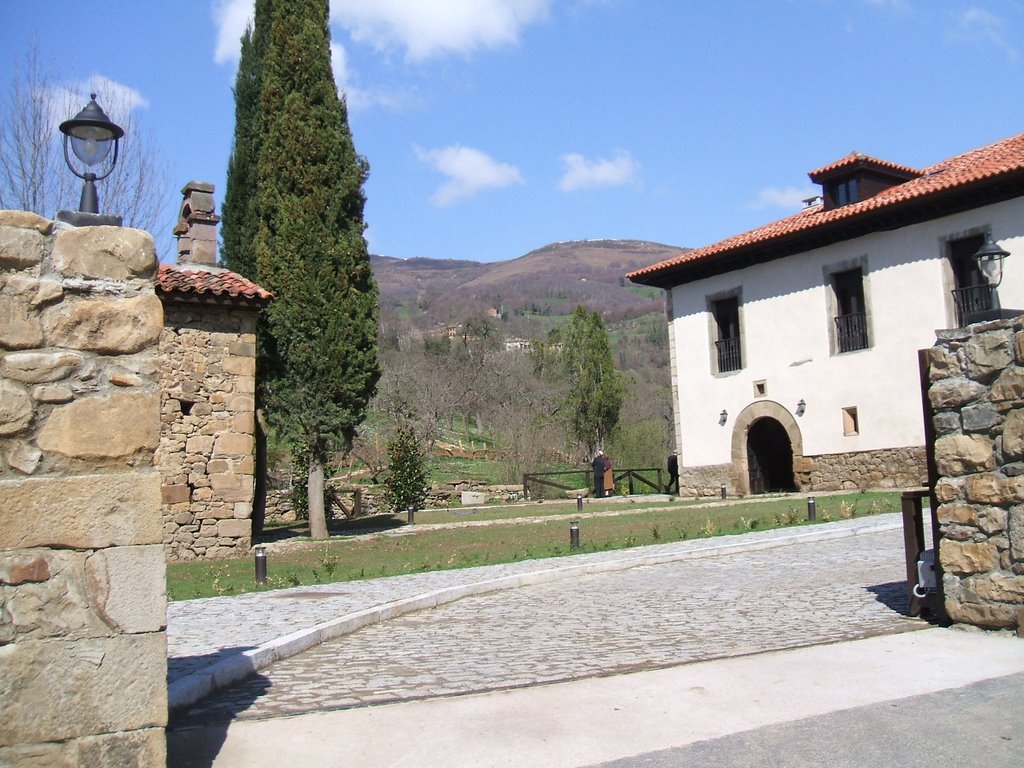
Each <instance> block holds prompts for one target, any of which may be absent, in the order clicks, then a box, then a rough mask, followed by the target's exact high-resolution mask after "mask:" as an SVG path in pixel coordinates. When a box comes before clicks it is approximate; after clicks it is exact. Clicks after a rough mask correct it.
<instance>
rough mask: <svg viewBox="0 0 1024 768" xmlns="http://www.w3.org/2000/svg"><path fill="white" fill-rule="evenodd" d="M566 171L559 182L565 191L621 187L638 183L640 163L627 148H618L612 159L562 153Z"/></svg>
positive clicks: (560, 187)
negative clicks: (592, 158)
mask: <svg viewBox="0 0 1024 768" xmlns="http://www.w3.org/2000/svg"><path fill="white" fill-rule="evenodd" d="M562 162H563V163H564V164H565V173H564V174H563V175H562V180H561V181H560V182H559V183H558V187H559V189H561V190H562V191H563V192H574V191H576V190H578V189H597V188H599V187H621V186H623V185H626V184H633V183H636V182H637V181H638V180H639V178H640V163H638V162H637V161H636V160H635V159H634V158H633V156H632V155H631V154H630V153H629V152H626V151H625V150H621V149H620V150H618V151H617V152H615V156H614V157H613V158H611V159H610V160H608V159H605V158H598V159H597V160H589V159H587V158H586V157H584V156H583V155H580V154H576V153H572V154H568V155H562Z"/></svg>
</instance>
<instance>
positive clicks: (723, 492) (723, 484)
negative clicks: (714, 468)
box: [720, 483, 725, 499]
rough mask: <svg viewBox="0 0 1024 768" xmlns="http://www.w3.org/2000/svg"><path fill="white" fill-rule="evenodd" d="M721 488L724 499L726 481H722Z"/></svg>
mask: <svg viewBox="0 0 1024 768" xmlns="http://www.w3.org/2000/svg"><path fill="white" fill-rule="evenodd" d="M720 490H721V491H722V498H723V499H724V498H725V483H722V487H721V489H720Z"/></svg>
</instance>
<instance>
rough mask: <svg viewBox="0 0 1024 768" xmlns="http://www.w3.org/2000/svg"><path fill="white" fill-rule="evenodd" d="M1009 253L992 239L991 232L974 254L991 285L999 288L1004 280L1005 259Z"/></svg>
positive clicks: (982, 272)
mask: <svg viewBox="0 0 1024 768" xmlns="http://www.w3.org/2000/svg"><path fill="white" fill-rule="evenodd" d="M1009 255H1010V252H1009V251H1007V250H1004V249H1003V248H1000V247H999V244H998V243H997V242H996V241H995V240H993V239H992V233H991V232H990V233H989V234H987V235H985V242H984V243H982V244H981V248H979V249H978V252H977V253H975V254H974V258H975V259H976V260H977V261H978V268H979V269H980V270H981V274H983V275H984V276H985V279H986V280H987V281H988V284H989V285H990V286H991V287H993V288H998V287H999V284H1000V283H1001V282H1003V259H1005V258H1006V257H1007V256H1009Z"/></svg>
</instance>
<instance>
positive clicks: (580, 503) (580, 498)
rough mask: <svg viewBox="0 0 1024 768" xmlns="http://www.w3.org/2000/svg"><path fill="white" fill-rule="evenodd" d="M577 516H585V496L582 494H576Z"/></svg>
mask: <svg viewBox="0 0 1024 768" xmlns="http://www.w3.org/2000/svg"><path fill="white" fill-rule="evenodd" d="M576 514H577V515H582V514H583V494H581V493H577V494H576Z"/></svg>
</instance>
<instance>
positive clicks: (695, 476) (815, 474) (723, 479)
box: [679, 446, 928, 497]
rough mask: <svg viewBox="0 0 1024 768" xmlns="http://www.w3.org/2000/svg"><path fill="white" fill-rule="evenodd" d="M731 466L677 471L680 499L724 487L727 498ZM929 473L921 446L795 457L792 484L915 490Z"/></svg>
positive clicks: (732, 485)
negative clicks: (723, 485)
mask: <svg viewBox="0 0 1024 768" xmlns="http://www.w3.org/2000/svg"><path fill="white" fill-rule="evenodd" d="M741 471H744V468H742V467H741V468H739V469H737V468H735V467H733V466H732V465H731V464H718V465H713V466H707V467H680V468H679V493H680V495H681V496H692V497H707V496H718V495H720V493H721V487H722V484H723V483H724V484H725V486H726V489H727V491H728V493H729V495H730V496H732V495H734V494H735V490H736V488H738V487H739V483H738V482H737V472H741ZM927 479H928V469H927V457H926V452H925V448H924V446H920V447H909V448H888V449H882V450H877V451H859V452H855V453H832V454H822V455H820V456H797V457H795V458H794V459H793V480H794V482H795V484H796V487H797V489H798V490H800V491H803V492H805V493H810V492H814V491H842V490H850V491H864V490H885V489H892V488H916V487H919V486H922V485H925V484H926V483H927Z"/></svg>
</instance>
